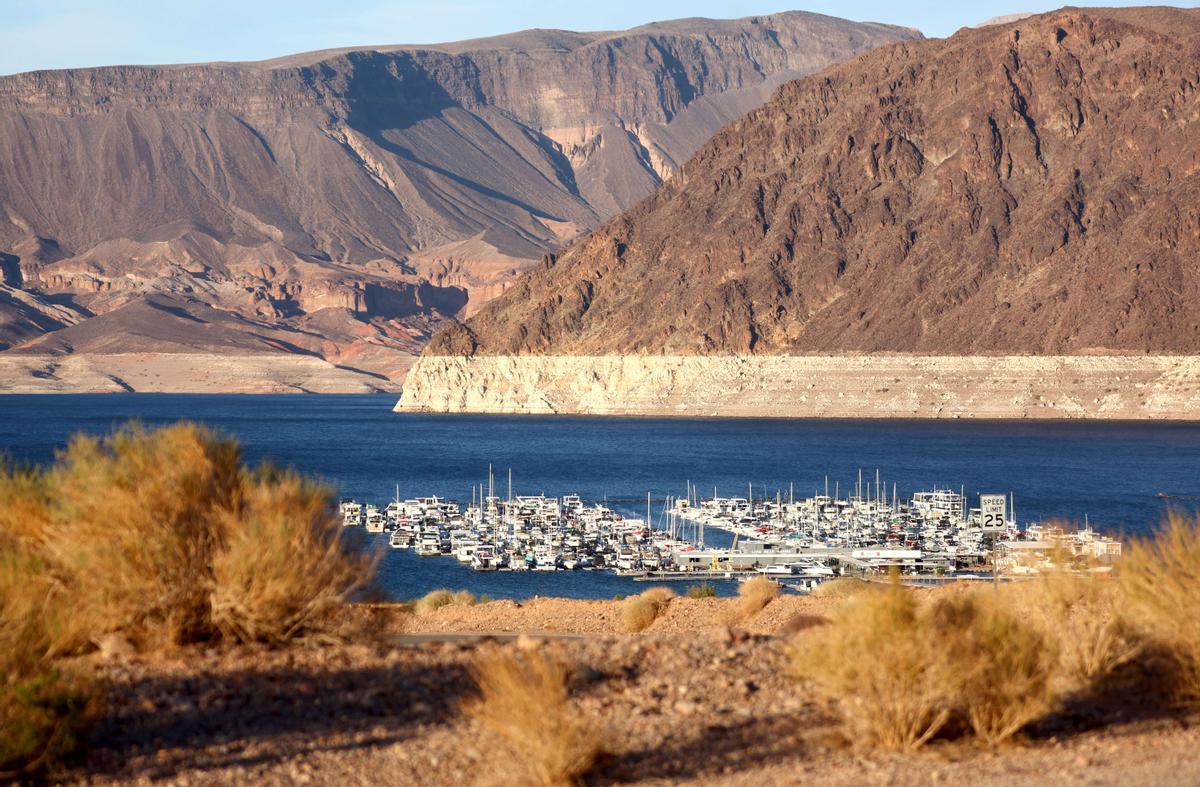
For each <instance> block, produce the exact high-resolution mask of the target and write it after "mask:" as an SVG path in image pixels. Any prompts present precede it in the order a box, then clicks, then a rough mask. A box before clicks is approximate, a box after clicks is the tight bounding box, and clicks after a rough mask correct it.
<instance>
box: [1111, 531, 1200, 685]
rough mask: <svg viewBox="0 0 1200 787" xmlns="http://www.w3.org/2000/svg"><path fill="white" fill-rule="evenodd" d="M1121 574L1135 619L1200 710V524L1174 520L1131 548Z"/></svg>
mask: <svg viewBox="0 0 1200 787" xmlns="http://www.w3.org/2000/svg"><path fill="white" fill-rule="evenodd" d="M1120 570H1121V576H1120V581H1121V588H1122V590H1123V592H1124V600H1125V603H1126V605H1127V606H1128V608H1129V612H1130V617H1131V619H1133V620H1135V621H1137V624H1138V626H1139V627H1140V628H1141V629H1142V630H1143V631H1144V633H1145V635H1146V636H1147V637H1148V638H1149V639H1150V640H1151V642H1153V643H1154V644H1156V645H1158V646H1160V647H1162V648H1164V649H1165V650H1166V652H1167V653H1169V654H1170V655H1171V658H1172V659H1173V661H1174V662H1175V675H1174V678H1175V682H1176V690H1177V692H1178V694H1179V695H1180V698H1181V699H1183V700H1184V701H1186V702H1189V703H1194V704H1200V521H1189V520H1187V519H1185V518H1184V517H1183V516H1181V515H1171V516H1170V517H1168V519H1167V522H1166V525H1165V526H1164V527H1163V528H1162V530H1160V531H1159V533H1158V534H1157V535H1156V536H1155V537H1154V538H1152V539H1142V540H1137V541H1134V542H1133V543H1132V544H1131V545H1130V548H1129V549H1128V551H1127V553H1126V554H1125V556H1124V557H1123V558H1122V560H1121V565H1120Z"/></svg>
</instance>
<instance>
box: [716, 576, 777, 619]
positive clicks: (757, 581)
mask: <svg viewBox="0 0 1200 787" xmlns="http://www.w3.org/2000/svg"><path fill="white" fill-rule="evenodd" d="M778 595H779V585H778V584H777V583H776V582H774V581H773V580H771V579H768V578H767V577H754V578H753V579H749V580H747V581H745V582H743V583H741V584H740V585H739V586H738V598H737V601H735V602H734V603H733V606H732V607H731V608H730V610H729V614H728V617H727V619H726V622H727V623H729V624H730V625H734V624H738V623H745V622H746V621H747V620H749V619H750V618H752V617H754V616H755V615H757V614H758V613H759V612H761V611H762V610H763V609H764V608H765V607H766V606H767V605H768V604H770V603H771V602H772V601H773V600H774V599H775V597H776V596H778Z"/></svg>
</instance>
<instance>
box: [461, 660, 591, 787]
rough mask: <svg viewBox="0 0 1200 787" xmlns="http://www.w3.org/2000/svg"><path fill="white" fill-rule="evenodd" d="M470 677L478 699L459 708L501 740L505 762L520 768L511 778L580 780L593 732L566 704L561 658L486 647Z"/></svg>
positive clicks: (565, 671) (531, 781) (552, 782)
mask: <svg viewBox="0 0 1200 787" xmlns="http://www.w3.org/2000/svg"><path fill="white" fill-rule="evenodd" d="M472 677H473V678H474V679H475V683H476V684H477V685H478V687H479V698H478V699H477V700H474V701H472V702H469V703H467V704H466V706H465V710H466V712H467V713H468V715H470V716H471V717H472V718H474V719H476V720H477V721H479V722H480V723H482V724H483V725H484V726H485V727H486V728H487V729H488V730H490V731H491V732H492V733H493V734H495V735H497V736H498V737H499V738H500V739H502V740H503V741H504V743H505V744H506V747H507V751H505V752H504V754H505V756H504V761H505V764H507V765H510V766H513V767H517V768H520V769H521V770H522V771H524V772H523V773H522V774H521V776H520V778H518V779H515V780H513V783H520V784H538V785H546V786H547V787H549V786H550V785H555V786H558V785H574V784H581V783H582V780H583V777H584V776H585V775H586V774H587V773H588V772H589V771H590V770H591V769H592V768H593V767H594V765H595V764H596V759H597V757H598V756H599V754H600V745H599V736H597V735H596V734H595V731H594V730H592V729H591V728H590V726H589V725H588V724H587V723H586V722H585V721H584V717H583V715H582V714H581V711H580V709H578V708H575V707H572V704H571V701H570V695H569V693H568V691H567V678H568V669H567V666H566V664H565V663H563V661H561V660H560V659H557V658H554V657H552V656H549V655H546V654H544V653H542V652H539V651H527V652H513V651H505V650H501V649H498V648H496V649H487V650H484V651H483V652H481V653H480V655H479V657H478V658H477V660H476V662H475V664H474V666H473V668H472Z"/></svg>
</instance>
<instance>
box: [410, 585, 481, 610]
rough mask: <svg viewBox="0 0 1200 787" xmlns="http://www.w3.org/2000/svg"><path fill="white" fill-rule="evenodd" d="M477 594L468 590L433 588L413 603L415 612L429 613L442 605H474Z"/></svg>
mask: <svg viewBox="0 0 1200 787" xmlns="http://www.w3.org/2000/svg"><path fill="white" fill-rule="evenodd" d="M475 603H476V598H475V596H473V595H471V593H470V592H468V591H466V590H447V589H445V588H439V589H438V590H431V591H429V592H428V593H426V594H425V595H424V596H422V597H421V598H419V599H417V601H416V602H415V603H414V604H413V612H414V613H416V614H417V615H429V614H431V613H433V612H436V611H438V610H439V609H441V608H442V607H449V606H454V605H461V606H468V607H469V606H474V605H475Z"/></svg>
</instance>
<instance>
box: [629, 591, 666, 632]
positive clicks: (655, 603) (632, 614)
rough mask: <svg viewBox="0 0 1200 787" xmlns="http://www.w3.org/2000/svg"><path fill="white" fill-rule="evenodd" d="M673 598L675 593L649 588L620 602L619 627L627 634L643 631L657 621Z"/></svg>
mask: <svg viewBox="0 0 1200 787" xmlns="http://www.w3.org/2000/svg"><path fill="white" fill-rule="evenodd" d="M673 598H675V591H673V590H671V589H670V588H666V587H657V588H650V589H649V590H647V591H645V592H642V593H639V594H638V595H636V596H630V597H629V598H627V599H625V600H624V601H622V602H621V625H623V626H624V627H625V630H626V631H629V632H637V631H645V630H646V629H648V628H650V625H651V624H652V623H654V621H655V620H657V619H658V616H659V615H660V614H662V612H663V610H665V609H666V608H667V605H668V604H670V603H671V599H673Z"/></svg>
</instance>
